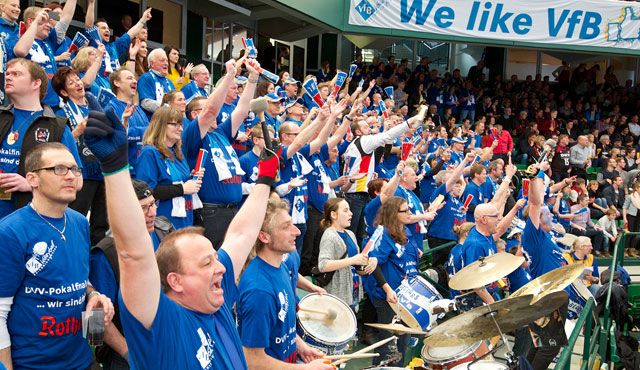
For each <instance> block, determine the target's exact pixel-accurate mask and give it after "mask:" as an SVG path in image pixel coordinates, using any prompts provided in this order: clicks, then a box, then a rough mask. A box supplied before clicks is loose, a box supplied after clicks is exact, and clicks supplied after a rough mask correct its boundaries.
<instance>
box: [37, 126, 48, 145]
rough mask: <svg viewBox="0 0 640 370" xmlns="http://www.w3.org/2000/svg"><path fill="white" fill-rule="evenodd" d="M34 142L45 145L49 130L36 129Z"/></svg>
mask: <svg viewBox="0 0 640 370" xmlns="http://www.w3.org/2000/svg"><path fill="white" fill-rule="evenodd" d="M35 135H36V142H38V143H46V142H47V141H49V129H48V128H43V127H40V128H38V129H36V133H35Z"/></svg>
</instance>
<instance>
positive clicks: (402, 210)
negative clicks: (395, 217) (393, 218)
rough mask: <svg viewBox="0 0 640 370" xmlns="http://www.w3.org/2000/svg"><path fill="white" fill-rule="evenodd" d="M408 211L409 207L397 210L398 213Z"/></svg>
mask: <svg viewBox="0 0 640 370" xmlns="http://www.w3.org/2000/svg"><path fill="white" fill-rule="evenodd" d="M407 212H409V208H407V209H401V210H398V213H407Z"/></svg>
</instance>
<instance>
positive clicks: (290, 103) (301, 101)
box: [285, 98, 304, 109]
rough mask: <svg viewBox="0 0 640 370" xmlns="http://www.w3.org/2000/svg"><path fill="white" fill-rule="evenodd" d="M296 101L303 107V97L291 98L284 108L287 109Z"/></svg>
mask: <svg viewBox="0 0 640 370" xmlns="http://www.w3.org/2000/svg"><path fill="white" fill-rule="evenodd" d="M296 103H298V104H300V105H302V106H303V107H304V99H302V98H298V99H296V100H291V101H290V102H289V103H287V105H286V106H285V108H286V109H289V108H291V107H293V106H294V105H295V104H296Z"/></svg>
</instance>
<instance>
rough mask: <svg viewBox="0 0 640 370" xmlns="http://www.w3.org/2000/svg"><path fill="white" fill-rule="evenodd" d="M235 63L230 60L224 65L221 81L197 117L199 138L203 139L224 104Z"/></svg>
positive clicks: (234, 70) (234, 74)
mask: <svg viewBox="0 0 640 370" xmlns="http://www.w3.org/2000/svg"><path fill="white" fill-rule="evenodd" d="M235 64H236V61H235V60H233V59H231V60H229V61H227V63H225V68H226V71H227V73H226V74H225V75H224V76H223V77H222V81H221V82H220V83H219V84H218V87H217V88H216V89H215V90H213V93H211V95H209V97H208V98H207V102H206V103H205V105H204V108H203V109H202V111H200V114H199V115H198V126H200V137H201V138H203V139H204V136H205V135H206V134H207V131H209V128H211V124H212V123H213V122H215V120H216V117H217V116H218V112H220V107H222V104H223V103H224V98H225V96H226V95H227V91H228V90H229V86H231V84H232V83H233V80H234V78H235V77H236V67H235Z"/></svg>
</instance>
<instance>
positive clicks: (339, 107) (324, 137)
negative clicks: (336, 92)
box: [310, 99, 348, 153]
mask: <svg viewBox="0 0 640 370" xmlns="http://www.w3.org/2000/svg"><path fill="white" fill-rule="evenodd" d="M347 103H348V101H347V99H342V100H341V101H340V102H338V103H334V104H332V105H331V108H330V110H331V113H329V116H328V117H327V118H326V120H325V123H324V126H322V129H321V130H320V134H319V135H318V136H317V137H316V138H315V139H313V140H312V141H311V143H310V144H311V150H310V152H311V153H316V152H318V151H319V150H320V148H321V147H322V145H324V143H327V142H328V140H329V135H330V134H331V129H333V128H334V127H335V126H334V122H335V121H336V118H337V117H338V116H339V115H340V113H342V112H343V111H344V110H345V109H346V108H347ZM343 135H344V134H343ZM336 145H337V143H336ZM327 146H328V145H327ZM334 146H335V145H334Z"/></svg>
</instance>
